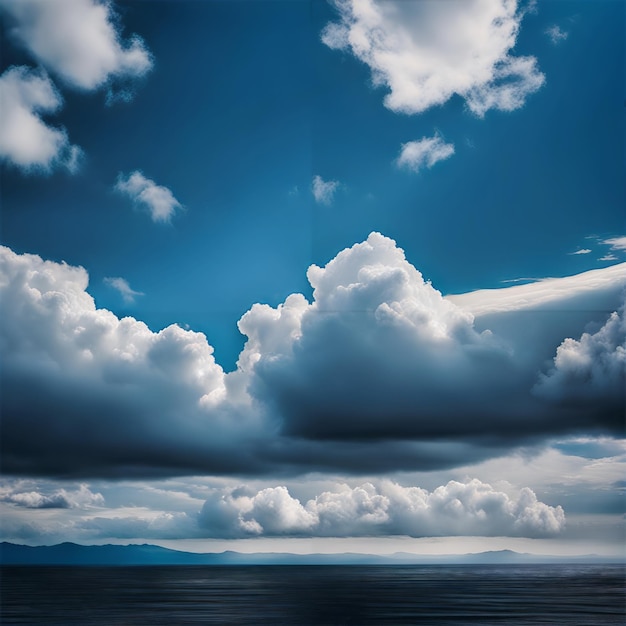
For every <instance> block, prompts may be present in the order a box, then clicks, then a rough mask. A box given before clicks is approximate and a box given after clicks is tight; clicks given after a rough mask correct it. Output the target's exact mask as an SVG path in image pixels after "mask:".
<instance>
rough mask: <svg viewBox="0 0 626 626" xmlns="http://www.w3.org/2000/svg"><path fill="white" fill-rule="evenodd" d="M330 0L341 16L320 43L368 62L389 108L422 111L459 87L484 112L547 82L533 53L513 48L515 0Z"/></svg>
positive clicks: (513, 104)
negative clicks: (384, 91) (518, 54)
mask: <svg viewBox="0 0 626 626" xmlns="http://www.w3.org/2000/svg"><path fill="white" fill-rule="evenodd" d="M332 3H333V4H334V6H335V8H336V10H337V11H338V13H339V21H338V22H331V23H329V24H328V25H327V26H326V27H325V28H324V30H323V32H322V35H321V38H322V41H323V43H325V44H326V45H327V46H329V47H330V48H333V49H338V50H347V51H349V52H351V53H352V54H353V55H354V56H355V57H356V58H358V59H359V60H361V61H363V62H364V63H366V64H367V65H368V66H369V67H370V69H371V72H372V79H373V82H374V84H375V85H381V86H383V85H384V86H386V87H387V88H388V89H389V93H388V95H387V96H386V97H385V106H386V107H388V108H389V109H391V110H392V111H396V112H400V113H421V112H423V111H425V110H426V109H429V108H430V107H433V106H437V105H441V104H443V103H444V102H446V101H448V100H449V99H450V98H451V97H452V96H453V95H454V94H458V95H459V96H461V97H462V98H464V99H465V102H466V103H467V106H468V108H469V109H470V110H471V111H472V112H473V113H474V114H476V115H478V116H480V117H482V116H483V115H484V114H485V113H486V112H487V111H488V110H490V109H499V110H503V111H512V110H514V109H518V108H520V107H521V106H522V105H523V104H524V102H525V100H526V98H527V97H528V96H529V95H530V94H532V93H533V92H535V91H537V90H538V89H539V88H540V87H541V86H542V85H543V83H544V76H543V74H542V73H541V72H540V71H539V70H538V69H537V63H536V59H535V58H534V57H531V56H525V57H514V56H511V54H510V51H511V49H512V48H513V47H514V45H515V41H516V39H517V33H518V32H519V29H520V24H521V21H522V18H523V16H524V10H523V9H520V10H518V6H517V3H516V2H509V1H508V0H493V1H491V2H406V1H404V0H333V2H332Z"/></svg>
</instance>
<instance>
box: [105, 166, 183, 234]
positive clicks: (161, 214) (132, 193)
mask: <svg viewBox="0 0 626 626" xmlns="http://www.w3.org/2000/svg"><path fill="white" fill-rule="evenodd" d="M115 189H116V190H117V191H120V192H121V193H123V194H125V195H127V196H128V197H129V198H131V200H132V201H133V202H134V203H136V204H139V205H142V206H144V207H145V208H147V209H148V211H149V213H150V217H151V218H152V221H154V222H169V221H170V220H171V219H172V216H173V215H174V213H175V212H176V211H177V210H179V209H181V208H182V205H181V204H180V202H178V200H176V198H175V197H174V195H173V194H172V192H171V191H170V190H169V189H168V188H167V187H163V186H161V185H157V184H156V183H155V182H154V181H153V180H150V179H149V178H146V177H145V176H144V175H143V174H142V173H141V172H139V171H134V172H132V173H131V174H129V175H128V176H126V177H124V175H123V174H120V175H119V177H118V179H117V182H116V184H115Z"/></svg>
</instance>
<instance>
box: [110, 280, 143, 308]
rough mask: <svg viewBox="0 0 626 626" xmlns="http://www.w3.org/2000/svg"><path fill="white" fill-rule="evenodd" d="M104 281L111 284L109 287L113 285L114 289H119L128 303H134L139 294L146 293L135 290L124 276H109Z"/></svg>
mask: <svg viewBox="0 0 626 626" xmlns="http://www.w3.org/2000/svg"><path fill="white" fill-rule="evenodd" d="M104 282H105V283H106V284H107V285H109V287H113V289H115V290H116V291H118V292H119V293H120V295H121V296H122V298H123V299H124V302H126V304H132V303H133V302H134V301H135V298H136V297H137V296H143V295H145V294H144V293H142V292H141V291H135V290H134V289H131V288H130V285H129V284H128V281H126V280H125V279H124V278H119V277H115V278H113V277H107V278H105V279H104Z"/></svg>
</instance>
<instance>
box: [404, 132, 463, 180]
mask: <svg viewBox="0 0 626 626" xmlns="http://www.w3.org/2000/svg"><path fill="white" fill-rule="evenodd" d="M453 154H454V145H453V144H451V143H445V142H444V141H443V139H442V138H441V137H439V136H438V135H435V136H434V137H422V138H421V139H420V140H419V141H409V142H407V143H403V144H402V148H401V150H400V156H399V157H398V159H397V160H396V163H397V164H398V167H404V168H406V169H409V170H412V171H414V172H419V171H420V170H421V169H423V168H424V167H427V168H429V169H430V168H431V167H432V166H433V165H435V163H438V162H439V161H444V160H445V159H449V158H450V157H451V156H452V155H453Z"/></svg>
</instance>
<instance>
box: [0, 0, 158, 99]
mask: <svg viewBox="0 0 626 626" xmlns="http://www.w3.org/2000/svg"><path fill="white" fill-rule="evenodd" d="M0 8H2V9H3V10H4V11H5V13H6V14H7V15H8V16H9V18H10V19H9V21H8V23H9V28H10V33H11V35H12V37H13V38H14V39H15V40H17V41H19V42H20V43H21V44H22V45H23V46H24V47H25V48H26V49H27V50H28V51H29V52H30V53H31V54H32V55H33V56H34V58H36V59H37V61H38V62H39V63H41V64H42V65H43V66H44V67H46V68H47V69H48V70H49V71H51V72H53V73H54V74H56V75H57V76H59V78H61V79H62V80H63V81H64V82H65V83H67V84H68V85H69V86H71V87H74V88H77V89H82V90H93V89H97V88H98V87H101V86H102V85H104V84H107V83H110V81H112V80H115V79H118V80H119V79H134V78H137V77H140V76H143V75H144V74H145V73H146V72H148V70H150V68H151V67H152V59H151V57H150V53H149V52H148V50H147V49H146V47H145V45H144V43H143V42H142V40H141V39H140V38H139V37H137V36H136V35H134V36H132V37H131V38H130V40H129V41H128V42H123V41H122V39H121V32H120V28H119V26H118V23H117V18H116V16H115V15H114V13H113V9H112V4H111V3H110V2H101V1H99V0H62V1H60V2H49V1H48V0H20V1H19V2H15V1H14V0H0ZM125 93H128V92H127V91H125Z"/></svg>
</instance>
